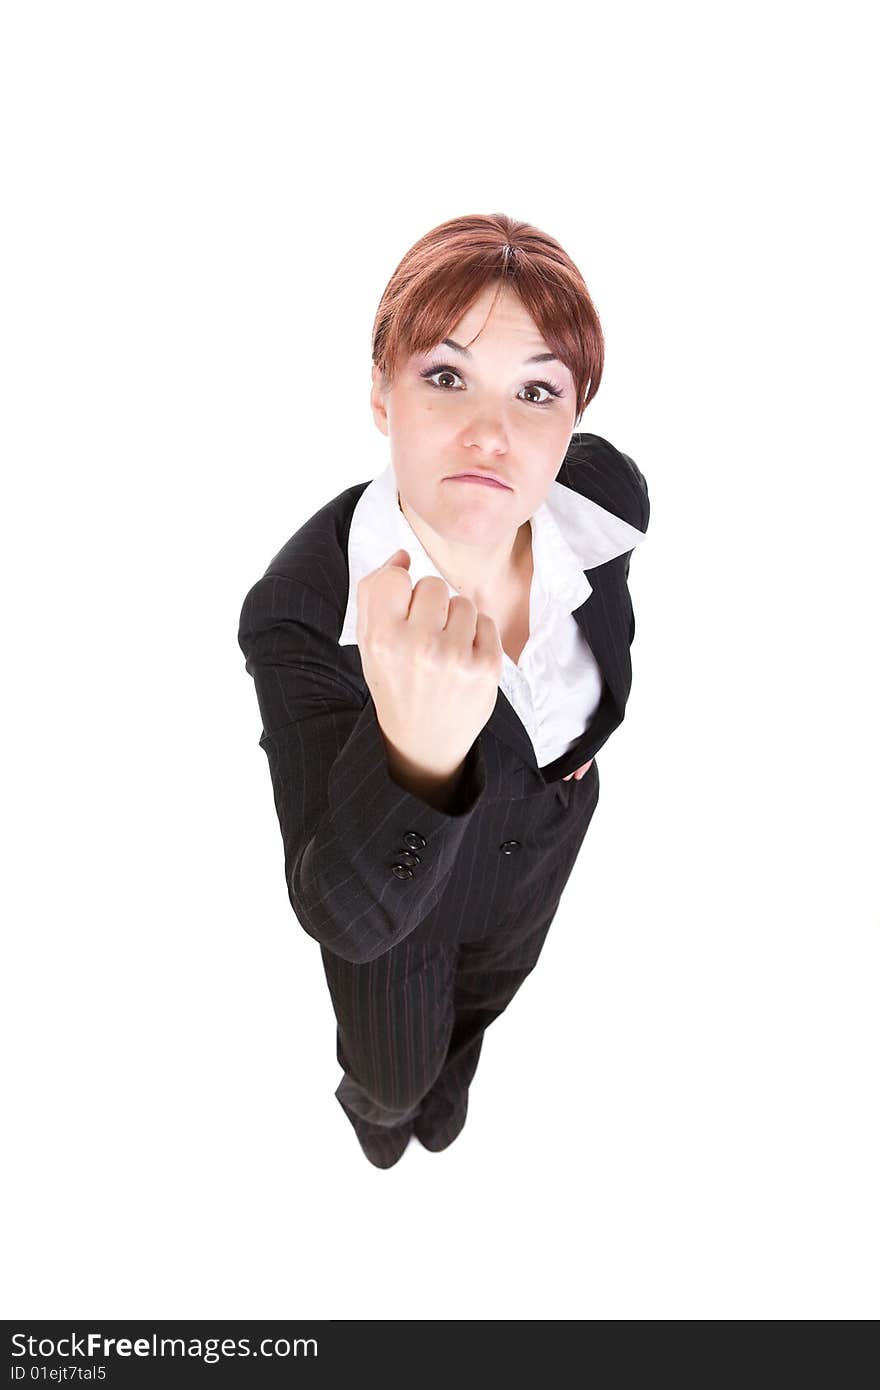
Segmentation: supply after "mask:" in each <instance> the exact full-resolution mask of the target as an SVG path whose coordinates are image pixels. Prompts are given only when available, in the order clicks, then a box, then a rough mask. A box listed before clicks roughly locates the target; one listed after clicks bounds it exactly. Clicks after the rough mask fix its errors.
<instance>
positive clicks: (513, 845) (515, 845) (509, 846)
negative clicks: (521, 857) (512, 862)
mask: <svg viewBox="0 0 880 1390" xmlns="http://www.w3.org/2000/svg"><path fill="white" fill-rule="evenodd" d="M515 849H519V840H505V841H504V844H503V845H502V846H501V853H502V854H513V851H514V850H515Z"/></svg>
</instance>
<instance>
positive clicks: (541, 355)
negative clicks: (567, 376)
mask: <svg viewBox="0 0 880 1390" xmlns="http://www.w3.org/2000/svg"><path fill="white" fill-rule="evenodd" d="M443 345H444V347H451V348H453V349H454V350H455V352H460V353H461V354H462V356H463V357H473V355H474V354H473V353H472V352H471V351H470V350H469V349H468V348H466V347H462V346H461V343H455V342H453V340H452V339H451V338H444V339H443ZM558 361H559V358H558V357H557V356H556V353H555V352H538V353H536V354H535V356H534V357H527V358H526V360H525V362H524V363H523V366H524V367H526V366H528V364H529V363H530V362H558Z"/></svg>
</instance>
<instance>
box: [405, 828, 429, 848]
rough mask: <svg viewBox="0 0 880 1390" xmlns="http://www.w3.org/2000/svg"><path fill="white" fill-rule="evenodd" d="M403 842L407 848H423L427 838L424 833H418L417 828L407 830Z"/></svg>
mask: <svg viewBox="0 0 880 1390" xmlns="http://www.w3.org/2000/svg"><path fill="white" fill-rule="evenodd" d="M403 843H404V844H405V845H406V847H407V849H424V847H425V845H426V844H427V840H426V839H425V837H424V835H420V834H419V832H418V831H417V830H407V832H406V834H405V835H404V837H403Z"/></svg>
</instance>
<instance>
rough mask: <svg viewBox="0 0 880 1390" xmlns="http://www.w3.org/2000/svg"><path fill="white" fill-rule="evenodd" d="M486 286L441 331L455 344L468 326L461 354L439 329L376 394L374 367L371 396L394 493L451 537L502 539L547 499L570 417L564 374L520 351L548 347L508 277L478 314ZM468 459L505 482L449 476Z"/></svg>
mask: <svg viewBox="0 0 880 1390" xmlns="http://www.w3.org/2000/svg"><path fill="white" fill-rule="evenodd" d="M496 291H497V285H496V284H489V285H487V286H486V288H485V290H484V291H483V293H482V294H481V295H480V297H479V299H477V300H476V301H475V302H474V303H473V304H472V305H471V307H470V309H469V310H468V312H467V313H466V314H465V315H464V317H463V318H462V319H460V320H459V322H458V323H457V324H456V325H455V327H454V328H453V329H452V331H451V333H450V338H451V339H452V341H453V342H454V343H456V344H460V345H461V346H462V347H464V346H465V345H466V344H468V343H470V340H471V339H472V338H473V337H474V336H475V335H476V334H477V333H478V332H479V334H480V336H479V337H478V338H477V340H476V342H474V343H471V344H470V347H469V348H468V349H467V352H462V351H457V350H456V349H455V348H454V347H451V346H450V345H449V340H448V339H447V341H446V343H445V344H438V345H437V346H436V347H435V348H434V349H433V350H432V351H429V352H426V353H423V354H418V355H414V356H412V357H411V358H410V359H409V360H408V361H406V362H404V363H402V365H401V367H400V369H399V371H398V375H397V378H396V380H395V382H394V385H393V386H392V387H391V388H390V389H389V390H387V391H384V392H383V391H382V389H381V385H382V383H381V376H380V373H379V370H378V368H377V367H376V366H374V367H373V388H372V392H371V397H370V404H371V406H372V409H373V417H374V419H375V421H376V424H377V426H378V428H379V429H380V430H382V432H383V434H387V435H388V437H389V440H390V445H391V460H392V464H393V466H394V473H395V476H396V479H397V486H398V489H399V491H400V495H401V498H402V499H404V500H405V501H406V503H407V505H408V507H409V508H410V509H411V510H412V511H413V512H415V513H416V515H417V516H419V517H420V518H422V520H423V521H425V522H426V523H427V525H428V526H429V527H430V528H432V530H433V531H434V532H436V533H437V534H438V535H439V536H442V537H443V538H444V540H445V541H447V542H448V543H450V544H452V545H456V544H461V545H475V546H483V547H491V546H493V545H500V544H503V543H504V541H505V540H509V538H510V536H511V535H512V534H514V533H515V532H516V530H517V528H518V527H519V526H521V525H522V524H523V522H525V521H526V520H527V519H528V518H529V517H530V516H531V515H532V514H533V512H534V511H535V509H536V508H537V507H538V506H539V505H540V503H541V502H542V501H543V500H544V498H545V497H546V495H547V492H548V491H549V488H550V484H551V483H552V482H553V481H554V479H555V477H556V475H557V473H558V472H559V469H560V466H561V464H562V460H563V458H564V457H565V453H566V450H567V448H568V445H569V442H570V440H571V432H572V429H573V427H574V423H575V419H576V410H575V404H576V402H575V383H574V378H573V376H572V374H571V372H570V371H569V369H568V368H567V367H564V366H563V364H562V363H561V362H559V361H557V360H556V359H554V360H552V361H542V362H530V361H528V359H529V358H531V357H534V356H536V355H538V354H544V353H549V352H550V349H549V348H548V346H547V344H546V343H545V342H544V341H543V339H542V337H541V334H540V332H539V331H538V328H537V326H536V325H535V322H534V320H533V319H532V318H531V316H530V315H529V314H528V313H527V312H526V310H525V309H524V307H523V305H522V301H521V300H520V299H519V298H518V296H517V295H515V294H514V293H513V292H512V291H511V290H510V289H509V288H508V287H507V286H505V288H504V291H503V293H502V294H501V295H500V296H499V298H498V301H497V302H496V304H495V307H494V309H493V310H492V313H491V317H490V318H489V320H488V322H486V315H487V314H488V313H489V308H490V305H491V303H492V299H493V296H494V294H495V293H496ZM481 329H482V332H480V330H481ZM554 393H558V394H554ZM467 469H478V470H485V471H487V472H490V473H494V474H495V475H496V476H499V477H501V478H502V479H503V480H504V481H505V482H506V483H507V484H508V485H509V490H502V489H501V488H495V487H489V486H486V485H484V484H480V483H466V482H458V481H451V480H450V479H451V475H453V474H456V473H462V472H465V471H466V470H467Z"/></svg>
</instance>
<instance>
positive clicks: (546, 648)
mask: <svg viewBox="0 0 880 1390" xmlns="http://www.w3.org/2000/svg"><path fill="white" fill-rule="evenodd" d="M529 524H530V526H531V529H532V570H533V572H532V585H531V593H530V598H529V637H528V641H527V642H526V644H525V646H524V647H523V650H522V652H521V653H520V657H519V661H513V660H511V658H510V657H509V656H508V654H507V652H504V653H503V661H502V671H501V688H502V690H503V691H504V694H505V695H506V696H507V698H508V700H509V701H510V703H511V705H512V706H513V708H514V709H515V710H516V712H517V714H518V715H519V717H520V719H521V720H522V722H523V724H524V726H525V728H526V730H527V732H528V734H529V737H530V738H531V740H532V746H533V747H534V750H535V757H536V759H537V763H538V766H539V767H546V765H547V764H548V763H551V762H553V760H554V759H555V758H558V757H560V756H561V755H562V754H563V753H567V752H568V750H569V749H570V748H571V747H573V745H574V744H575V743H576V742H577V741H578V739H580V738H581V737H582V735H583V733H584V732H585V730H586V729H587V728H588V727H589V724H590V721H591V720H592V718H593V715H594V714H595V712H596V709H597V708H598V705H599V700H600V697H601V694H602V672H601V671H600V670H599V666H598V664H597V662H596V659H595V657H594V656H593V652H592V649H591V647H590V645H589V643H588V641H587V639H586V637H585V636H584V634H583V632H582V631H581V629H580V628H579V627H578V624H577V622H576V621H575V619H574V618H573V617H572V613H573V612H574V610H575V609H576V608H579V607H580V606H581V604H582V603H583V602H584V600H585V599H587V598H589V596H590V594H591V593H592V586H591V584H590V581H589V580H588V579H587V576H586V575H585V574H584V570H586V569H592V568H593V567H594V566H595V565H602V564H604V563H605V561H606V560H612V559H614V557H615V556H616V555H622V554H623V553H624V552H625V551H627V550H632V549H633V548H634V547H635V546H636V545H638V543H639V541H641V540H644V537H645V533H644V532H643V531H639V530H637V528H636V527H635V526H630V524H629V523H628V522H626V521H623V520H622V519H621V518H620V517H617V516H615V515H614V513H613V512H609V511H607V510H606V508H605V507H600V506H599V504H598V502H593V501H591V500H590V498H588V497H582V496H581V494H580V493H578V492H575V491H574V490H573V489H572V488H568V487H565V486H564V485H563V484H562V483H559V482H556V481H554V482H552V483H551V484H550V490H549V492H548V494H547V496H546V498H545V499H544V501H543V502H542V503H541V504H540V505H539V506H538V507H537V509H536V510H535V512H534V514H533V515H532V516H531V517H530V518H529ZM398 547H400V548H402V549H404V550H406V551H407V553H408V554H409V557H410V566H409V576H410V579H411V581H412V584H413V587H415V585H416V584H417V583H418V581H419V580H420V579H423V578H424V577H425V575H435V576H436V577H437V578H438V579H442V580H443V581H444V583H445V584H446V587H447V589H448V590H449V595H450V597H454V596H455V594H456V593H457V592H458V590H457V589H455V588H454V587H453V585H451V584H450V583H449V581H448V579H446V576H445V575H442V574H441V573H440V571H439V570H438V569H437V567H436V566H435V564H434V563H433V561H432V560H431V558H430V556H429V555H428V554H427V552H426V551H425V549H424V547H423V546H422V544H421V542H420V540H419V538H418V536H417V535H416V533H415V532H414V531H413V529H412V527H411V526H410V524H409V522H408V521H407V519H406V517H405V516H404V514H403V512H402V511H401V510H400V507H399V505H398V493H397V479H396V475H395V473H394V467H393V464H391V463H390V462H389V463H388V465H387V466H386V467H385V468H384V469H383V471H382V472H381V473H380V474H379V475H378V476H377V477H376V478H374V479H373V481H372V482H371V483H369V484H368V485H367V487H365V488H364V491H363V492H362V493H361V495H360V497H359V498H358V501H357V504H356V506H355V509H354V512H353V514H352V518H351V529H350V531H349V537H348V572H349V589H348V606H347V608H346V611H345V618H344V620H343V624H342V631H341V633H340V635H339V645H340V646H344V645H346V644H348V643H355V644H356V643H357V586H358V583H359V581H360V580H361V579H362V578H363V576H364V575H365V574H369V573H370V572H371V571H372V570H375V569H378V567H379V565H381V564H383V563H384V561H385V560H387V559H388V557H389V555H391V554H392V553H393V552H394V551H395V550H397V549H398Z"/></svg>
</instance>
